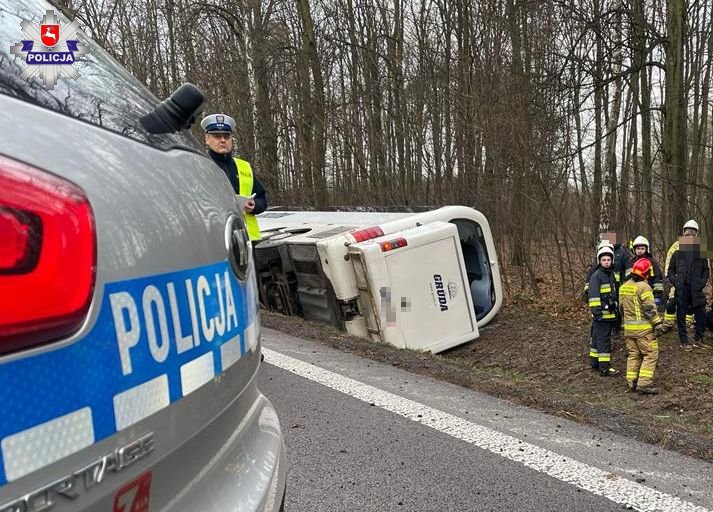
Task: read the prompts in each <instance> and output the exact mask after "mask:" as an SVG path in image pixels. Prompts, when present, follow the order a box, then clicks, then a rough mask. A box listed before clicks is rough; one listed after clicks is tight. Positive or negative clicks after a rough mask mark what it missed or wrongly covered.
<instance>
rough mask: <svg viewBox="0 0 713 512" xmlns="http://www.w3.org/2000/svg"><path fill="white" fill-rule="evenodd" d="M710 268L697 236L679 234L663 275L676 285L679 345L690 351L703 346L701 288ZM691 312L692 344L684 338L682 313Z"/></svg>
mask: <svg viewBox="0 0 713 512" xmlns="http://www.w3.org/2000/svg"><path fill="white" fill-rule="evenodd" d="M709 276H710V270H709V268H708V260H707V259H706V258H705V257H704V256H703V255H702V254H701V247H700V241H699V239H698V237H697V236H694V235H691V234H687V235H684V236H682V237H680V238H679V247H678V250H677V251H676V252H674V253H673V255H672V256H671V262H670V264H669V267H668V274H667V275H666V278H667V279H668V281H669V282H670V283H672V285H673V286H674V287H675V288H676V293H675V296H674V299H675V300H676V323H677V325H678V339H679V341H680V342H681V348H682V349H683V350H685V351H687V352H688V351H690V350H691V349H692V348H694V347H700V346H703V334H704V333H705V329H706V295H705V293H704V291H703V289H704V288H705V286H706V284H707V283H708V278H709ZM689 313H693V316H694V319H695V333H696V334H695V338H694V342H693V344H690V343H689V341H688V330H687V329H686V315H687V314H689Z"/></svg>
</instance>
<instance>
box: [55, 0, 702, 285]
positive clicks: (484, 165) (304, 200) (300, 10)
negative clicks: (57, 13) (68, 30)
mask: <svg viewBox="0 0 713 512" xmlns="http://www.w3.org/2000/svg"><path fill="white" fill-rule="evenodd" d="M58 7H59V8H60V9H61V10H62V11H63V12H64V13H65V14H66V15H67V16H68V17H70V18H72V19H77V20H78V21H79V22H80V24H81V26H82V27H83V29H84V31H85V32H86V33H87V34H89V35H90V36H91V37H93V38H94V39H95V40H96V41H97V42H99V43H100V44H101V45H102V46H104V47H105V48H107V49H108V50H109V51H110V53H111V54H112V55H113V56H114V57H115V58H116V59H117V60H118V61H120V62H121V63H122V64H123V65H124V66H126V67H127V68H128V69H129V70H130V71H131V72H132V73H133V74H134V75H135V76H136V77H138V79H139V80H140V81H142V82H143V83H145V84H146V85H147V86H148V87H149V88H150V89H151V90H152V91H153V92H154V93H155V95H156V96H157V97H158V98H160V99H162V98H165V97H167V96H168V95H170V93H171V92H172V91H173V90H175V89H176V88H177V87H178V86H179V85H180V84H182V83H184V82H191V83H194V84H196V85H198V86H199V87H200V88H201V90H202V91H203V92H204V93H205V95H206V97H207V103H206V106H205V111H204V112H205V113H206V114H207V113H214V112H223V113H226V114H229V115H231V116H233V117H234V118H235V119H236V121H237V124H238V130H237V133H236V141H235V142H236V147H237V148H238V152H239V153H240V154H241V155H242V156H243V157H244V158H247V159H249V160H250V161H251V162H252V164H253V168H254V169H255V170H256V173H257V175H258V177H259V178H260V179H261V181H262V182H263V183H264V184H265V186H266V188H267V190H268V194H269V200H270V203H271V204H272V205H285V206H287V205H290V206H305V207H311V208H317V209H319V208H326V207H335V206H339V207H366V206H368V207H372V206H373V207H394V208H415V207H421V206H439V205H446V204H464V205H468V206H472V207H474V208H476V209H478V210H480V211H482V212H483V213H484V214H485V215H486V216H487V218H488V219H489V221H490V223H491V226H492V228H493V231H494V233H495V235H496V239H497V244H498V250H499V252H500V255H499V256H500V261H501V265H503V267H504V269H505V271H506V273H507V274H509V275H512V276H517V283H518V286H519V287H521V289H522V290H523V291H528V292H530V291H532V292H537V291H538V290H539V289H540V288H541V287H542V286H543V278H542V273H543V270H542V269H543V267H547V269H548V272H547V274H548V276H549V277H552V278H554V282H550V281H551V279H549V277H548V278H547V279H545V281H547V283H546V286H548V287H549V288H551V289H552V288H556V289H557V290H561V293H562V294H569V295H572V294H573V293H575V292H577V291H579V288H580V284H581V281H582V274H583V271H584V267H585V266H586V263H587V262H589V261H590V260H591V258H592V256H593V247H594V245H595V244H596V241H597V237H598V233H600V232H601V231H602V230H605V229H610V230H611V229H614V230H618V231H621V232H623V233H624V234H625V235H626V237H627V238H634V237H635V236H637V235H639V234H642V235H644V236H646V237H647V238H649V240H650V241H651V243H652V246H653V248H654V249H655V253H657V254H658V256H659V259H663V258H662V256H663V254H662V252H663V251H664V250H665V248H666V247H668V245H670V244H671V242H673V241H674V240H675V237H676V236H677V235H678V234H679V233H680V230H681V226H682V225H683V223H684V222H685V221H686V220H688V219H689V218H694V219H696V220H697V221H698V222H699V224H700V225H701V233H702V235H704V236H705V235H707V234H709V233H710V232H711V228H713V127H712V126H711V117H712V116H711V114H712V112H711V110H712V108H713V103H712V102H711V96H710V93H711V91H710V89H711V67H712V65H713V62H712V61H711V55H712V54H713V30H712V29H713V13H712V12H711V11H713V3H711V2H710V1H709V0H703V1H696V0H691V1H684V0H547V1H544V0H543V1H539V0H487V1H483V0H389V1H386V0H370V1H364V0H58ZM196 136H198V137H199V138H202V135H201V134H200V133H199V131H196ZM704 243H705V240H704Z"/></svg>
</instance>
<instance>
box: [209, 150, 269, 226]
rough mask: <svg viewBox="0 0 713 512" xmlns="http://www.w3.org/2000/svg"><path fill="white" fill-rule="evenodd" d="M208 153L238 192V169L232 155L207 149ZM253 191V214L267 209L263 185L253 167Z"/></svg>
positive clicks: (237, 192) (238, 192)
mask: <svg viewBox="0 0 713 512" xmlns="http://www.w3.org/2000/svg"><path fill="white" fill-rule="evenodd" d="M208 154H209V155H210V157H211V158H212V159H213V161H214V162H215V163H216V164H218V167H220V168H221V169H223V172H224V173H225V176H227V178H228V179H229V180H230V184H231V185H232V186H233V190H234V191H235V193H236V194H240V181H239V180H238V169H237V168H236V166H235V160H233V156H232V155H231V154H230V153H228V154H225V155H223V154H220V153H216V152H215V151H212V150H210V149H209V150H208ZM253 192H254V193H255V209H254V210H253V211H252V213H253V214H254V215H258V214H259V213H262V212H264V211H265V210H267V198H266V197H265V187H263V186H262V183H260V181H259V180H258V179H257V176H255V170H254V169H253Z"/></svg>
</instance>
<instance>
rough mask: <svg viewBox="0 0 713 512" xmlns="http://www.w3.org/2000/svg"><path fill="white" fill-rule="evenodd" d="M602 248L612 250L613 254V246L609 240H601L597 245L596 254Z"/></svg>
mask: <svg viewBox="0 0 713 512" xmlns="http://www.w3.org/2000/svg"><path fill="white" fill-rule="evenodd" d="M602 247H609V248H610V249H611V250H612V253H614V244H613V243H611V242H610V241H609V240H602V241H601V242H599V243H598V244H597V254H599V251H600V250H601V248H602Z"/></svg>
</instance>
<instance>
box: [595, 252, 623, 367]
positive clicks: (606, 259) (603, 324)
mask: <svg viewBox="0 0 713 512" xmlns="http://www.w3.org/2000/svg"><path fill="white" fill-rule="evenodd" d="M613 261H614V251H613V250H612V248H611V247H609V246H608V245H604V246H603V247H601V248H600V249H599V250H598V251H597V263H598V264H597V268H596V269H595V270H594V272H593V273H592V277H591V278H590V279H589V309H590V311H591V313H592V342H591V347H590V349H589V362H590V365H591V367H592V368H593V369H595V370H598V371H599V374H600V375H602V376H603V377H611V376H614V375H618V374H619V371H618V370H616V369H615V368H612V366H611V337H612V330H613V329H614V327H615V326H616V325H617V323H618V320H619V318H620V317H619V307H618V304H617V281H616V278H615V277H614V271H613V270H612V262H613Z"/></svg>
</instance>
